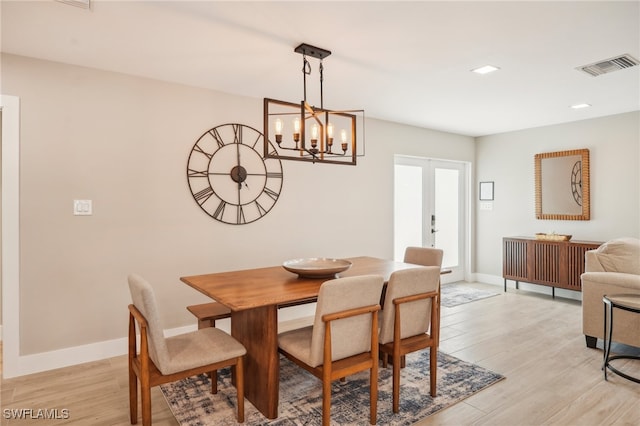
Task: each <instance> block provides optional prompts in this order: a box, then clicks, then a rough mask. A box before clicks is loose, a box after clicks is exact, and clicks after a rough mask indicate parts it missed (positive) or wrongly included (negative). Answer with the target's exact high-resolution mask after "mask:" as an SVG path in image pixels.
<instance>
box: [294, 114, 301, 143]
mask: <svg viewBox="0 0 640 426" xmlns="http://www.w3.org/2000/svg"><path fill="white" fill-rule="evenodd" d="M293 140H294V141H295V142H296V148H297V147H298V141H299V140H300V119H299V118H298V117H296V118H295V119H294V120H293Z"/></svg>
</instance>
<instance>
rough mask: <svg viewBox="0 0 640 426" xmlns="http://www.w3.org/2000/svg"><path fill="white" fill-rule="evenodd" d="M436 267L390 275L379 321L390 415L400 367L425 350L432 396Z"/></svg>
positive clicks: (436, 321)
mask: <svg viewBox="0 0 640 426" xmlns="http://www.w3.org/2000/svg"><path fill="white" fill-rule="evenodd" d="M439 282H440V267H438V266H428V267H421V268H412V269H405V270H402V271H396V272H394V273H393V274H391V277H390V278H389V283H388V284H387V289H386V293H385V296H384V306H383V307H382V313H381V321H380V339H379V343H380V352H381V354H382V365H383V367H386V366H387V362H388V357H389V355H391V356H392V359H393V412H394V413H397V412H398V411H399V409H400V366H401V365H402V362H403V360H404V356H405V355H406V354H408V353H411V352H415V351H418V350H421V349H425V348H429V382H430V383H429V384H430V389H429V390H430V393H431V396H436V375H437V374H436V372H437V365H438V346H437V342H438V333H439V330H440V318H439V315H438V310H437V309H434V307H436V306H437V305H438V299H439V295H440V292H439V291H438V285H439Z"/></svg>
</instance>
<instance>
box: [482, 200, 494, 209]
mask: <svg viewBox="0 0 640 426" xmlns="http://www.w3.org/2000/svg"><path fill="white" fill-rule="evenodd" d="M480 210H493V203H492V202H491V201H483V202H481V203H480Z"/></svg>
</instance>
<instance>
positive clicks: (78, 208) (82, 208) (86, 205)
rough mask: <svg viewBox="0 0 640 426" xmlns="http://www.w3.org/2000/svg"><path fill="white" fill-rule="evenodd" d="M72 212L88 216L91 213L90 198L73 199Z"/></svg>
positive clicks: (91, 204)
mask: <svg viewBox="0 0 640 426" xmlns="http://www.w3.org/2000/svg"><path fill="white" fill-rule="evenodd" d="M73 214H74V215H76V216H90V215H92V214H93V203H92V201H91V200H73Z"/></svg>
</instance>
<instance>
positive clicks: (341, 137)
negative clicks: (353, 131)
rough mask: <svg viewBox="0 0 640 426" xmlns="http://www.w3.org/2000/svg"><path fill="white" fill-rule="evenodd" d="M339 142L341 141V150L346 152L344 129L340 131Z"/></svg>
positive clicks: (345, 132)
mask: <svg viewBox="0 0 640 426" xmlns="http://www.w3.org/2000/svg"><path fill="white" fill-rule="evenodd" d="M340 140H341V141H342V150H343V151H346V150H347V131H346V130H345V129H342V130H341V131H340Z"/></svg>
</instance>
